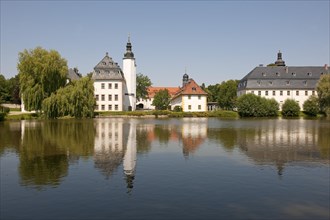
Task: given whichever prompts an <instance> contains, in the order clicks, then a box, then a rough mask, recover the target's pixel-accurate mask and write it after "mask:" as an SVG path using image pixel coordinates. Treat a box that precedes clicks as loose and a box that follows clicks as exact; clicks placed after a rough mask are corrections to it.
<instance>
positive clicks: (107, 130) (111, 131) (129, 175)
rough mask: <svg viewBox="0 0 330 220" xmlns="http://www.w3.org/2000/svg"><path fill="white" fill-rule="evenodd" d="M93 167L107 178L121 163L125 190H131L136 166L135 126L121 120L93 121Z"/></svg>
mask: <svg viewBox="0 0 330 220" xmlns="http://www.w3.org/2000/svg"><path fill="white" fill-rule="evenodd" d="M95 124H96V135H95V148H94V153H95V167H96V168H98V169H99V170H100V171H101V172H102V173H103V174H104V175H105V176H106V177H107V178H108V177H110V176H111V175H112V174H113V173H114V172H115V171H116V170H117V168H118V167H119V166H120V165H121V164H122V163H123V165H124V173H125V175H126V181H127V188H129V189H131V188H133V179H134V173H135V165H136V124H135V121H134V120H130V121H129V122H128V123H124V119H122V118H111V119H110V118H109V119H99V120H95Z"/></svg>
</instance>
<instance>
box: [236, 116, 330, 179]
mask: <svg viewBox="0 0 330 220" xmlns="http://www.w3.org/2000/svg"><path fill="white" fill-rule="evenodd" d="M255 126H256V127H255V128H254V129H253V130H251V131H252V132H251V131H247V130H239V133H238V142H239V143H238V144H239V147H240V148H241V149H242V150H243V151H244V152H245V154H246V155H247V156H249V157H250V158H252V159H253V160H254V161H255V162H256V163H258V164H269V163H275V164H276V166H277V168H278V173H279V175H281V174H282V172H283V169H284V165H285V163H289V162H295V163H297V162H299V163H304V162H313V161H318V162H325V163H329V161H327V160H323V159H322V156H321V155H320V149H319V148H318V124H317V123H310V125H309V124H308V121H307V122H306V120H305V121H303V120H301V121H297V120H281V119H278V120H267V121H264V122H262V123H256V124H255ZM326 161H327V162H326ZM309 164H310V163H309Z"/></svg>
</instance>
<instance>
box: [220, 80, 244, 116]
mask: <svg viewBox="0 0 330 220" xmlns="http://www.w3.org/2000/svg"><path fill="white" fill-rule="evenodd" d="M238 82H239V80H228V81H225V82H222V83H221V84H220V85H219V87H218V94H217V101H218V104H219V106H220V108H222V109H224V110H233V109H234V108H236V101H237V85H238Z"/></svg>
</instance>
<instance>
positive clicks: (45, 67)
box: [17, 47, 68, 111]
mask: <svg viewBox="0 0 330 220" xmlns="http://www.w3.org/2000/svg"><path fill="white" fill-rule="evenodd" d="M17 69H18V72H19V81H20V92H21V97H22V98H23V101H24V105H25V109H26V110H28V111H31V110H36V111H40V110H41V108H42V102H43V100H44V99H45V98H47V97H49V96H50V95H51V94H52V93H53V92H55V91H56V90H57V89H59V88H61V87H63V86H64V85H65V83H66V76H67V72H68V66H67V61H66V60H65V59H64V58H62V57H61V55H60V54H59V53H58V52H57V51H55V50H50V51H47V50H45V49H43V48H41V47H36V48H35V49H33V50H24V51H23V52H20V53H19V62H18V65H17Z"/></svg>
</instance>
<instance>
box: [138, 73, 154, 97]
mask: <svg viewBox="0 0 330 220" xmlns="http://www.w3.org/2000/svg"><path fill="white" fill-rule="evenodd" d="M151 85H152V83H151V80H150V79H149V77H148V76H145V75H143V74H142V73H138V74H137V75H136V99H137V100H138V101H140V100H141V99H147V98H148V87H150V86H151Z"/></svg>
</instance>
